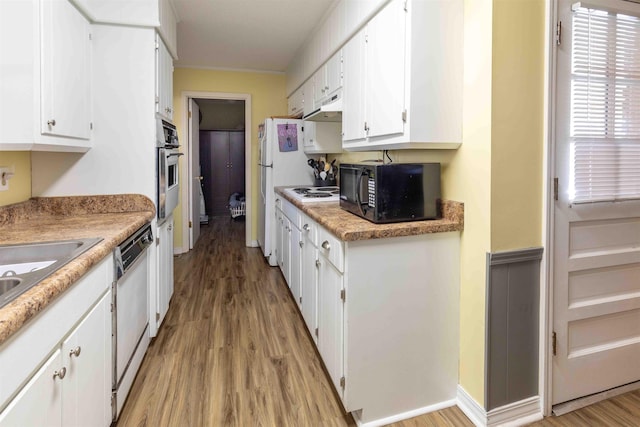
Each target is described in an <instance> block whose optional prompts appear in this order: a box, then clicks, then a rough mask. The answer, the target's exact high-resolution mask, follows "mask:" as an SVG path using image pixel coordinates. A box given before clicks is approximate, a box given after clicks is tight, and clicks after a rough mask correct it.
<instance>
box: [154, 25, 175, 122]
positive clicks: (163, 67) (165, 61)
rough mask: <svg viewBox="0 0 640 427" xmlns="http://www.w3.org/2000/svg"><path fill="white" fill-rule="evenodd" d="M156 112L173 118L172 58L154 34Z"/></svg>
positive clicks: (158, 37)
mask: <svg viewBox="0 0 640 427" xmlns="http://www.w3.org/2000/svg"><path fill="white" fill-rule="evenodd" d="M156 112H157V113H159V114H161V115H162V116H164V117H165V118H167V119H169V120H172V119H173V58H172V57H171V53H169V50H168V49H167V46H166V45H165V44H164V42H163V41H162V39H161V38H160V36H159V35H156Z"/></svg>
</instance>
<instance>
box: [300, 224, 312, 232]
mask: <svg viewBox="0 0 640 427" xmlns="http://www.w3.org/2000/svg"><path fill="white" fill-rule="evenodd" d="M310 228H311V227H309V224H305V225H303V226H302V229H303V230H304V231H309V229H310Z"/></svg>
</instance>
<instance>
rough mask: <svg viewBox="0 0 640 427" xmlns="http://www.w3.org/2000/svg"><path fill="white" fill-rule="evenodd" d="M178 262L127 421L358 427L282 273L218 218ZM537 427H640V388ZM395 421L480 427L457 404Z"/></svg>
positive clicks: (425, 426) (404, 425)
mask: <svg viewBox="0 0 640 427" xmlns="http://www.w3.org/2000/svg"><path fill="white" fill-rule="evenodd" d="M201 231H202V235H201V237H200V239H199V240H198V243H197V244H196V247H195V249H194V250H193V251H191V252H189V253H188V254H184V255H181V256H179V257H176V258H175V292H174V295H173V299H172V301H171V307H170V309H169V312H168V313H167V317H166V318H165V321H164V324H163V325H162V327H161V329H160V331H159V333H158V336H157V337H156V338H155V339H154V340H153V342H152V343H151V346H150V347H149V350H148V352H147V355H146V356H145V359H144V361H143V363H142V367H141V369H140V371H139V373H138V376H137V377H136V380H135V382H134V384H133V387H132V389H131V392H130V395H129V397H128V400H127V402H126V403H125V406H124V409H123V411H122V414H121V415H120V420H119V421H118V426H120V427H123V426H140V427H141V426H153V427H161V426H180V427H182V426H198V427H200V426H212V427H214V426H243V427H244V426H278V427H280V426H292V427H293V426H295V427H302V426H320V427H324V426H355V425H356V424H355V422H354V421H353V419H352V417H351V415H349V414H346V413H344V410H343V408H342V406H341V404H340V400H339V398H338V397H337V396H336V395H335V394H334V392H333V389H332V387H331V385H330V384H331V383H330V381H329V379H328V377H327V375H326V373H325V371H324V369H323V367H322V363H321V362H320V358H319V356H318V355H317V353H316V351H315V347H314V345H313V341H312V340H311V337H310V336H309V335H308V333H307V330H306V327H305V326H304V321H303V320H302V318H301V317H300V315H299V313H298V311H297V308H296V306H295V304H294V302H293V299H292V297H291V295H290V293H289V289H288V288H287V285H286V283H285V282H284V279H283V278H282V275H281V274H280V271H279V269H277V268H275V267H270V266H269V265H268V264H267V263H266V262H265V260H264V258H263V257H262V254H261V252H260V250H259V249H258V248H247V247H245V246H244V232H245V231H244V223H243V222H235V221H231V220H230V219H229V217H214V218H211V219H210V223H209V225H208V226H203V227H202V229H201ZM534 425H539V426H544V427H553V426H618V425H619V426H632V425H633V426H640V391H636V392H632V393H627V394H624V395H621V396H618V397H616V398H614V399H610V400H608V401H606V402H601V403H598V404H596V405H592V406H590V407H587V408H583V409H581V410H579V411H576V412H572V413H570V414H566V415H564V416H562V417H550V418H548V419H545V420H543V421H541V422H539V423H535V424H534ZM392 426H394V427H450V426H473V424H472V423H471V421H470V420H469V419H468V418H466V416H465V415H464V414H463V413H462V411H461V410H460V409H459V408H457V407H452V408H447V409H444V410H442V411H437V412H433V413H431V414H426V415H423V416H420V417H416V418H412V419H410V420H405V421H402V422H399V423H395V424H392Z"/></svg>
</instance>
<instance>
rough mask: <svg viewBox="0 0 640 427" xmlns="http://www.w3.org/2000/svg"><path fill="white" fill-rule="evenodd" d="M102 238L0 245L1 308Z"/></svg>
mask: <svg viewBox="0 0 640 427" xmlns="http://www.w3.org/2000/svg"><path fill="white" fill-rule="evenodd" d="M101 240H102V238H100V237H97V238H90V239H75V240H60V241H55V242H38V243H28V244H20V245H0V307H2V306H4V305H6V304H8V303H10V302H11V301H13V300H14V299H16V298H17V297H18V296H20V295H22V294H23V293H24V292H26V291H27V290H29V289H31V288H32V287H33V286H35V285H37V284H38V283H40V281H42V279H44V278H45V277H47V276H49V275H51V274H52V273H53V272H54V271H56V270H58V269H59V268H60V267H62V266H64V265H65V264H67V263H68V262H69V261H71V260H73V259H74V258H76V257H77V256H79V255H80V254H82V253H84V252H85V251H87V250H88V249H90V248H91V247H92V246H94V245H95V244H96V243H98V242H100V241H101Z"/></svg>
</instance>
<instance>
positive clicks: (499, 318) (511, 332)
mask: <svg viewBox="0 0 640 427" xmlns="http://www.w3.org/2000/svg"><path fill="white" fill-rule="evenodd" d="M541 259H542V248H533V249H524V250H518V251H510V252H500V253H493V254H487V310H486V313H487V335H486V349H487V354H486V358H485V367H486V368H485V375H486V378H485V387H486V389H485V409H486V410H487V411H490V410H492V409H495V408H498V407H500V406H504V405H507V404H509V403H513V402H517V401H519V400H523V399H526V398H528V397H531V396H536V395H537V394H538V341H539V333H538V332H539V307H540V304H539V299H540V260H541Z"/></svg>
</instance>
